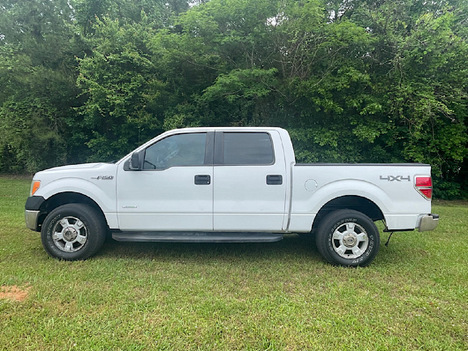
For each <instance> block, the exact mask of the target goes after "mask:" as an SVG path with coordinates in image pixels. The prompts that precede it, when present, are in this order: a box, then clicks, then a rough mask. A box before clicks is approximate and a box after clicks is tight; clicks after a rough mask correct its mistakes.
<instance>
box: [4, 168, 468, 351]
mask: <svg viewBox="0 0 468 351" xmlns="http://www.w3.org/2000/svg"><path fill="white" fill-rule="evenodd" d="M28 191H29V181H28V180H25V179H12V178H7V177H0V287H2V288H3V289H4V290H5V289H6V288H7V287H11V286H17V287H19V288H21V289H24V290H27V289H29V290H27V291H28V296H27V298H26V299H25V300H24V301H12V300H10V299H0V349H5V350H28V349H30V350H64V349H76V350H107V349H122V350H148V349H162V350H164V349H167V350H197V349H199V350H304V349H309V350H352V349H356V350H393V349H400V350H466V349H468V340H467V337H468V324H467V323H468V320H467V319H468V317H467V312H466V311H467V307H468V304H467V301H468V294H467V282H468V273H467V271H468V270H467V268H468V265H467V259H466V257H467V253H468V206H467V203H451V202H444V203H436V204H435V205H434V212H435V213H439V214H440V215H441V223H440V225H439V228H437V229H436V230H435V231H433V232H427V233H419V232H408V233H395V234H394V236H393V238H392V240H391V242H390V246H389V247H388V248H387V247H385V246H384V245H383V244H382V246H381V249H380V252H379V254H378V255H377V258H376V259H375V261H374V262H373V264H372V265H371V266H370V267H368V268H362V269H361V268H358V269H347V268H341V267H333V266H331V265H328V264H325V263H324V262H323V261H322V260H321V258H320V257H319V254H318V253H317V251H316V249H315V247H314V246H313V244H312V243H311V242H309V241H308V240H304V239H303V238H300V237H298V236H296V235H291V236H288V237H286V238H285V239H284V240H283V241H280V242H278V243H273V244H248V245H247V244H238V245H234V244H232V245H228V244H224V245H219V244H218V245H214V244H213V245H212V244H203V245H196V244H193V245H192V244H156V243H155V244H132V243H117V242H107V243H106V244H105V246H104V248H103V250H101V251H100V253H99V254H98V255H97V256H95V257H94V258H92V259H89V260H87V261H83V262H61V261H58V260H55V259H52V258H49V257H48V256H47V254H46V253H45V251H44V250H43V249H42V246H41V242H40V236H39V234H38V233H35V232H32V231H30V230H28V229H26V228H25V225H24V218H23V209H24V202H25V200H26V197H27V195H28ZM386 238H387V236H386V235H382V241H383V242H385V239H386Z"/></svg>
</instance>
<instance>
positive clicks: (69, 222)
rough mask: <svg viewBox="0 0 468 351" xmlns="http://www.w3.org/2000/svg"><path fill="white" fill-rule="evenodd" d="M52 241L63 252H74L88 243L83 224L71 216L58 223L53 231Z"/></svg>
mask: <svg viewBox="0 0 468 351" xmlns="http://www.w3.org/2000/svg"><path fill="white" fill-rule="evenodd" d="M52 240H53V241H54V244H55V246H57V247H58V248H59V249H60V250H62V251H64V252H75V251H78V250H80V249H81V248H83V246H84V245H85V244H86V242H87V241H88V230H87V229H86V226H85V225H84V224H83V222H82V221H81V220H80V219H78V218H76V217H72V216H68V217H64V218H62V219H61V220H60V221H58V222H57V223H56V224H55V226H54V229H53V234H52Z"/></svg>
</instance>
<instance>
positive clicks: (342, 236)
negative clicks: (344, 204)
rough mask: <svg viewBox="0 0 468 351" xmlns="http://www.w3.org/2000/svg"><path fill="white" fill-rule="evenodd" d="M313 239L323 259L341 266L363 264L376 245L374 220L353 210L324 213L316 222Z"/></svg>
mask: <svg viewBox="0 0 468 351" xmlns="http://www.w3.org/2000/svg"><path fill="white" fill-rule="evenodd" d="M315 240H316V244H317V249H318V251H319V252H320V254H321V255H322V256H323V257H324V258H325V260H327V261H328V262H330V263H332V264H338V265H342V266H352V267H357V266H367V265H368V264H370V263H371V262H372V260H373V259H374V257H375V255H377V252H378V251H379V247H380V236H379V230H378V229H377V227H376V226H375V224H374V222H373V221H372V220H371V219H370V218H369V217H367V216H366V215H365V214H363V213H361V212H358V211H354V210H338V211H334V212H332V213H330V214H328V215H327V216H326V217H325V218H324V219H323V220H322V221H321V222H320V223H319V226H318V230H317V233H316V239H315Z"/></svg>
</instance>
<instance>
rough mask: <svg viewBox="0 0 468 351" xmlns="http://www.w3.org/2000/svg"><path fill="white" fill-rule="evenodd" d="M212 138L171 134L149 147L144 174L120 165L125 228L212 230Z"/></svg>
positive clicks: (120, 206)
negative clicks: (208, 148) (208, 147)
mask: <svg viewBox="0 0 468 351" xmlns="http://www.w3.org/2000/svg"><path fill="white" fill-rule="evenodd" d="M210 138H212V133H185V134H176V135H171V136H168V137H166V138H164V139H162V140H159V141H157V142H155V143H154V144H152V145H150V146H149V147H147V148H146V150H145V152H144V166H143V169H142V170H140V171H133V170H130V169H129V167H128V164H127V165H122V166H121V168H120V169H119V174H118V177H117V179H118V180H117V199H118V200H117V211H118V218H119V226H120V229H121V230H124V231H164V230H180V231H184V230H190V231H211V230H213V165H212V160H210V159H209V156H208V155H209V154H211V155H212V151H209V152H208V150H207V145H210V147H211V148H212V143H210V142H208V140H209V139H210ZM127 163H128V162H127Z"/></svg>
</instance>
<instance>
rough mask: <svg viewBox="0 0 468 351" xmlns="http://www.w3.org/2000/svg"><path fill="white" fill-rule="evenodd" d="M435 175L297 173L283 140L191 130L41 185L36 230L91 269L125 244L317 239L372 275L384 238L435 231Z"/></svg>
mask: <svg viewBox="0 0 468 351" xmlns="http://www.w3.org/2000/svg"><path fill="white" fill-rule="evenodd" d="M430 172H431V169H430V166H429V165H425V164H297V163H296V161H295V156H294V150H293V146H292V143H291V140H290V137H289V134H288V133H287V131H285V130H284V129H281V128H187V129H178V130H172V131H169V132H166V133H163V134H161V135H159V136H157V137H156V138H154V139H152V140H150V141H148V142H147V143H145V144H143V145H142V146H140V147H139V148H137V149H136V150H135V151H134V152H132V153H130V154H128V155H127V156H125V157H124V158H122V159H121V160H120V161H118V162H116V163H113V164H109V163H93V164H83V165H72V166H63V167H56V168H52V169H48V170H44V171H41V172H38V173H36V174H35V176H34V178H33V181H32V185H31V194H30V197H29V198H28V200H27V202H26V211H25V216H26V225H27V227H28V228H30V229H32V230H35V231H40V232H41V239H42V244H43V246H44V248H45V250H46V251H47V253H48V254H49V255H51V256H53V257H56V258H60V259H64V260H78V259H86V258H88V257H90V256H92V255H93V254H95V253H96V252H97V251H98V250H99V249H100V247H101V246H102V245H103V242H104V239H105V237H106V234H107V233H109V232H110V233H111V234H112V237H113V238H114V239H115V240H119V241H141V242H164V241H171V242H177V241H178V242H231V243H235V242H273V241H278V240H281V239H282V238H283V235H284V234H287V233H310V234H311V235H315V240H316V243H317V249H318V251H319V252H320V254H321V255H322V256H323V257H324V259H325V260H327V261H328V262H330V263H333V264H340V265H344V266H365V265H368V264H369V263H370V262H371V261H372V260H373V259H374V257H375V255H376V254H377V252H378V250H379V246H380V236H379V230H378V229H377V227H376V226H375V223H374V222H376V221H379V220H381V221H383V222H384V224H385V231H392V232H393V231H409V230H414V229H419V230H420V231H427V230H433V229H434V228H435V227H436V226H437V223H438V218H439V217H438V215H435V214H431V197H432V180H431V173H430Z"/></svg>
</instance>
